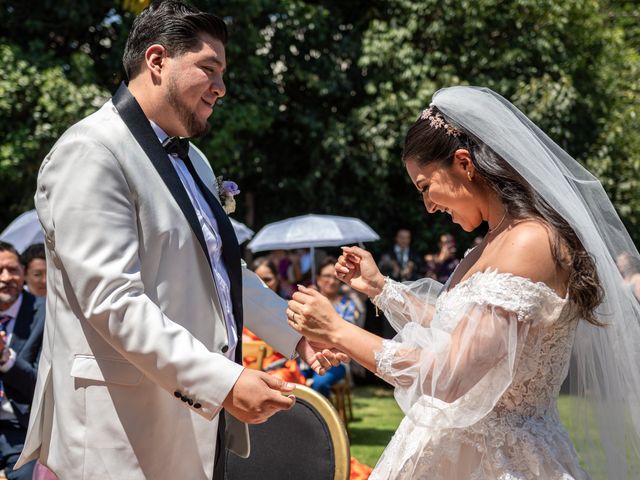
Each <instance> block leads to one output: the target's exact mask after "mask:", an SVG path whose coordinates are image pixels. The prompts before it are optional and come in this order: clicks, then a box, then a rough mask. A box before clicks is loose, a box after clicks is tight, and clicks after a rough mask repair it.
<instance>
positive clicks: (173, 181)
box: [112, 83, 211, 269]
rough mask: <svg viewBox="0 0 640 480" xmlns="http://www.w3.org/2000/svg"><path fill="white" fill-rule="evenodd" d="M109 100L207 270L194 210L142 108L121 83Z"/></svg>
mask: <svg viewBox="0 0 640 480" xmlns="http://www.w3.org/2000/svg"><path fill="white" fill-rule="evenodd" d="M112 101H113V105H114V106H115V107H116V109H117V110H118V113H119V114H120V117H122V120H123V121H124V123H125V125H126V126H127V128H128V129H129V130H130V131H131V133H132V134H133V137H134V138H135V139H136V141H137V142H138V143H139V144H140V146H141V147H142V149H143V150H144V152H145V153H146V154H147V156H148V157H149V159H150V160H151V163H153V166H154V167H155V169H156V170H157V171H158V173H159V174H160V177H161V178H162V180H163V181H164V183H165V185H166V186H167V188H168V189H169V192H171V195H173V198H174V199H175V201H176V202H177V203H178V206H179V207H180V210H182V213H183V214H184V216H185V218H186V219H187V221H188V222H189V225H190V226H191V230H192V231H193V233H194V234H195V236H196V238H197V239H198V242H199V243H200V246H201V247H202V250H203V251H204V254H205V256H206V257H207V263H208V265H209V268H210V269H211V260H210V258H209V251H208V250H207V244H206V242H205V240H204V234H203V233H202V227H201V226H200V222H199V221H198V216H197V215H196V211H195V209H194V208H193V204H192V203H191V200H190V199H189V195H188V194H187V191H186V190H185V188H184V185H182V182H181V181H180V177H178V174H177V173H176V170H175V168H174V167H173V165H171V162H170V161H169V158H168V156H167V152H165V150H164V148H162V144H161V143H160V141H159V140H158V136H157V135H156V133H155V132H154V131H153V128H151V124H150V123H149V119H148V118H147V117H146V116H145V114H144V112H143V111H142V108H140V105H139V104H138V102H137V101H136V99H135V97H134V96H133V95H131V92H129V89H128V88H127V86H126V85H125V84H124V83H122V84H121V85H120V88H118V91H117V92H116V93H115V95H114V96H113V98H112Z"/></svg>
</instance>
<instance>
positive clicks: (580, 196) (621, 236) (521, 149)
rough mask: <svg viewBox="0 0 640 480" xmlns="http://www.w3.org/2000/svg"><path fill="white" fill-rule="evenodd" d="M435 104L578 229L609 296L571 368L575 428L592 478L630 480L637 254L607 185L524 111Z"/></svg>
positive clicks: (636, 392)
mask: <svg viewBox="0 0 640 480" xmlns="http://www.w3.org/2000/svg"><path fill="white" fill-rule="evenodd" d="M433 105H435V106H436V107H437V108H438V109H439V110H440V112H441V113H442V114H443V115H444V116H445V117H446V120H447V121H448V122H450V124H451V125H452V126H454V127H459V128H461V129H462V130H464V131H465V132H466V133H467V134H468V135H469V136H470V137H471V138H473V137H475V138H477V139H478V140H480V141H481V142H482V143H484V144H486V145H487V146H488V147H490V148H491V149H492V150H493V151H494V152H496V153H497V154H498V155H500V156H501V157H502V158H503V159H504V160H505V161H506V162H507V163H509V164H510V165H511V166H512V167H513V168H514V169H515V170H516V171H517V172H518V173H519V174H520V175H521V176H522V178H523V179H524V180H525V181H526V182H527V183H528V184H529V185H530V186H531V187H532V188H533V189H534V190H535V191H536V192H537V193H538V194H539V195H540V196H541V197H542V198H543V199H544V200H545V201H546V202H547V203H548V204H549V205H550V206H551V207H552V208H553V209H555V210H556V211H557V212H558V213H559V214H560V215H561V216H562V217H563V218H564V219H565V220H566V221H567V222H568V223H569V225H570V226H571V227H572V228H573V229H574V231H575V232H576V234H577V235H578V237H579V238H580V240H581V242H582V244H583V246H584V248H585V249H586V250H587V252H588V253H589V254H590V255H591V256H592V257H593V259H594V261H595V264H596V268H597V273H598V277H599V280H600V283H601V286H602V288H603V291H604V301H603V302H602V304H601V305H600V306H599V307H598V308H597V311H596V315H597V318H598V320H599V321H600V322H602V323H604V324H606V326H605V327H597V326H594V325H592V324H590V323H588V322H586V321H581V322H580V325H579V326H578V331H577V334H576V339H575V343H574V347H573V353H572V365H571V370H570V389H571V393H572V394H573V395H572V396H571V398H570V400H569V401H570V403H571V407H570V411H571V415H572V417H571V420H572V423H573V425H572V426H571V427H572V428H571V430H572V431H573V432H574V435H575V434H576V433H577V435H576V436H577V437H578V438H575V437H574V438H573V440H574V443H575V446H576V449H577V451H578V453H579V455H580V456H581V458H582V460H583V461H584V462H585V465H586V468H587V470H588V471H590V472H591V473H595V472H601V473H603V474H605V475H606V478H609V479H612V480H618V479H626V478H631V476H630V474H631V471H632V469H633V468H634V465H633V463H631V464H630V460H631V459H633V461H635V463H636V465H635V468H638V466H637V462H638V457H639V456H640V368H639V366H640V303H639V302H638V301H637V300H636V298H635V297H634V295H633V293H632V292H631V290H630V289H628V288H624V286H623V278H622V275H621V273H620V272H619V270H618V267H617V265H616V259H617V258H619V257H620V256H621V255H626V256H628V257H630V258H632V259H635V260H639V256H638V251H637V249H636V247H635V246H634V244H633V242H632V240H631V238H630V237H629V234H628V233H627V231H626V229H625V227H624V225H623V224H622V221H621V220H620V218H619V216H618V214H617V213H616V211H615V209H614V207H613V205H612V204H611V201H610V200H609V198H608V197H607V194H606V193H605V191H604V189H603V188H602V185H601V184H600V182H599V181H598V179H597V178H595V177H594V176H593V175H591V174H590V173H589V172H588V171H587V170H586V169H585V168H584V167H582V166H581V165H580V164H579V163H578V162H577V161H575V160H574V159H573V158H572V157H571V156H570V155H569V154H567V152H565V151H564V150H563V149H562V148H560V147H559V146H558V145H557V144H556V143H555V142H554V141H553V140H551V139H550V138H549V137H548V136H547V135H546V134H545V133H544V132H543V131H542V130H540V129H539V128H538V127H537V126H536V125H535V124H534V123H533V122H531V121H530V120H529V119H528V118H527V117H526V116H525V115H524V114H523V113H522V112H520V111H519V110H518V109H517V108H516V107H515V106H514V105H512V104H511V103H510V102H509V101H507V100H506V99H505V98H503V97H502V96H500V95H498V94H496V93H495V92H493V91H491V90H489V89H486V88H478V87H451V88H446V89H442V90H439V91H438V92H436V94H435V95H434V97H433Z"/></svg>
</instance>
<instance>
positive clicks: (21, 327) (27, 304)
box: [9, 291, 36, 354]
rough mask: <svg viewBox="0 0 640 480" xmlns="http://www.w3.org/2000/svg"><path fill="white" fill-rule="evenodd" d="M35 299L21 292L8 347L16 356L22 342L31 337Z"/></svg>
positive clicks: (27, 293)
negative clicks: (18, 308)
mask: <svg viewBox="0 0 640 480" xmlns="http://www.w3.org/2000/svg"><path fill="white" fill-rule="evenodd" d="M35 301H36V299H35V297H34V296H33V295H31V294H30V293H29V292H26V291H23V292H22V305H20V310H19V311H18V316H17V317H16V323H15V325H14V326H13V335H12V336H11V344H10V345H9V346H10V347H11V348H12V349H13V350H14V351H15V352H16V353H17V354H19V353H20V351H21V350H22V347H23V345H24V342H26V341H27V339H28V338H29V335H31V324H32V323H33V319H34V318H35V312H34V309H35V306H34V304H35Z"/></svg>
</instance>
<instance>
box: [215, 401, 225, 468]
mask: <svg viewBox="0 0 640 480" xmlns="http://www.w3.org/2000/svg"><path fill="white" fill-rule="evenodd" d="M224 416H225V413H224V409H223V410H220V413H219V414H218V438H217V441H216V458H215V463H214V465H213V480H224V464H225V460H226V456H227V455H226V448H225V444H224V431H225V429H226V425H227V422H226V420H225V418H224Z"/></svg>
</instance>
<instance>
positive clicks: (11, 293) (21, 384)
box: [0, 242, 45, 480]
mask: <svg viewBox="0 0 640 480" xmlns="http://www.w3.org/2000/svg"><path fill="white" fill-rule="evenodd" d="M19 258H20V257H19V255H18V252H17V251H16V250H15V248H13V246H12V245H10V244H8V243H5V242H0V469H4V474H5V475H6V477H7V478H8V479H10V480H15V479H21V480H27V479H28V480H31V477H32V475H33V468H34V465H35V463H36V462H35V461H31V462H29V463H27V464H26V465H24V466H22V468H20V469H19V470H14V469H13V467H14V465H15V464H16V462H17V461H18V457H19V456H20V452H21V451H22V448H23V446H24V441H25V437H26V434H27V427H28V425H29V413H30V409H31V402H32V401H33V391H34V389H35V385H36V375H37V370H38V368H37V367H38V358H39V356H40V350H41V349H42V335H43V331H44V308H45V307H44V301H43V299H41V298H40V299H38V298H36V297H34V296H33V295H31V294H30V293H28V292H26V291H24V290H23V289H22V287H23V285H24V271H23V269H22V265H21V263H20V260H19Z"/></svg>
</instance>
